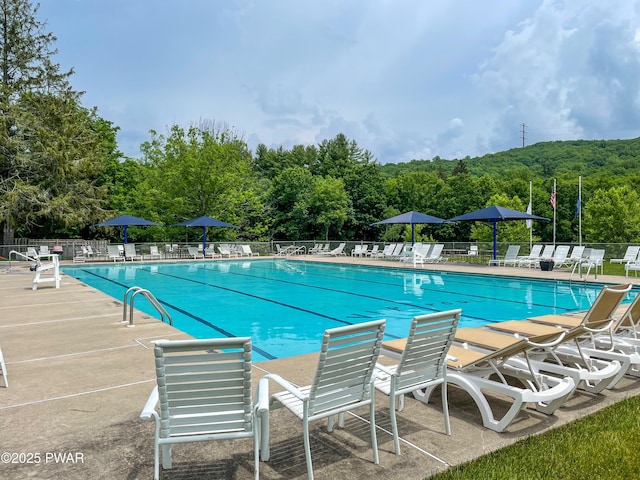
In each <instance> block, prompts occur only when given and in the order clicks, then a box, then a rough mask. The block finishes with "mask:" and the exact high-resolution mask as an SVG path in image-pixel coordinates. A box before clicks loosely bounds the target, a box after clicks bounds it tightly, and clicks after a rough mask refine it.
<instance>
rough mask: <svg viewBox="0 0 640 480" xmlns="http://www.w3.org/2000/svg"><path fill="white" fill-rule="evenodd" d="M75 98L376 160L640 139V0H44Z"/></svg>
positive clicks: (125, 137) (123, 112)
mask: <svg viewBox="0 0 640 480" xmlns="http://www.w3.org/2000/svg"><path fill="white" fill-rule="evenodd" d="M38 19H39V20H40V21H43V22H46V28H45V29H46V31H49V32H52V33H53V34H54V35H55V36H56V37H57V42H56V44H55V46H56V47H57V49H58V54H57V55H56V56H55V57H54V60H55V61H56V62H57V63H59V64H60V65H61V67H62V68H63V69H69V68H71V67H73V68H74V71H75V73H74V75H73V76H72V78H71V84H72V86H73V87H74V88H75V89H76V90H79V91H84V92H85V93H84V95H83V97H82V104H83V105H84V106H86V107H94V106H95V107H97V108H98V114H99V115H100V116H101V117H102V118H105V119H106V120H109V121H111V122H113V124H114V125H116V126H118V127H119V128H120V131H119V132H118V146H119V148H120V150H121V151H122V152H123V153H124V154H125V155H127V156H130V157H133V158H141V155H142V154H141V152H140V145H141V144H142V143H143V142H145V141H148V140H150V139H151V135H150V133H149V132H150V131H151V130H155V131H157V132H158V133H160V134H166V133H167V132H168V131H169V128H170V127H171V126H172V125H174V124H178V125H180V126H183V127H188V126H190V125H193V124H196V125H197V124H200V123H201V122H203V121H205V122H215V125H218V126H224V127H229V128H233V129H234V130H235V131H236V132H239V133H240V134H241V135H242V136H243V138H244V139H245V140H246V141H247V144H248V145H249V148H250V149H251V150H253V151H255V148H256V146H257V145H259V144H261V143H263V144H265V145H267V147H270V148H278V147H280V146H282V147H283V148H285V149H290V148H291V147H292V146H294V145H299V144H302V145H312V144H318V143H320V142H322V141H323V140H330V139H333V138H335V136H336V135H337V134H339V133H343V134H345V135H346V136H347V138H348V139H349V140H355V142H356V143H357V144H358V146H359V147H361V148H364V149H367V150H369V151H370V152H371V153H372V154H373V155H374V157H375V159H376V160H377V161H378V162H380V163H398V162H408V161H411V160H413V159H417V160H428V159H432V158H434V157H436V156H439V157H440V158H443V159H459V158H464V157H466V156H469V157H476V156H480V155H484V154H487V153H494V152H498V151H504V150H508V149H511V148H517V147H521V146H522V144H523V137H524V144H525V145H531V144H533V143H537V142H543V141H553V140H574V139H586V140H593V139H628V138H635V137H638V136H640V134H639V133H638V132H639V131H640V0H639V1H634V0H627V1H622V0H610V1H608V2H603V1H602V0H568V1H562V0H509V1H504V0H177V1H176V0H172V1H169V0H107V1H105V0H40V9H39V11H38Z"/></svg>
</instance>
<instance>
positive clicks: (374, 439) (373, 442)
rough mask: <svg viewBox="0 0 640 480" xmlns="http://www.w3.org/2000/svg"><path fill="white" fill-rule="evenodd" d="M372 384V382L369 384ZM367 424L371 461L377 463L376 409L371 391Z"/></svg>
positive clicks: (378, 459) (378, 460) (378, 461)
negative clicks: (369, 435)
mask: <svg viewBox="0 0 640 480" xmlns="http://www.w3.org/2000/svg"><path fill="white" fill-rule="evenodd" d="M371 385H372V386H373V384H371ZM369 412H370V413H369V420H370V423H369V426H370V427H371V448H372V449H373V463H375V464H376V465H378V464H379V463H380V458H379V457H378V437H377V436H376V409H375V402H374V397H373V391H372V392H371V403H370V404H369Z"/></svg>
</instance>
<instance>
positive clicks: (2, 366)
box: [0, 348, 9, 388]
mask: <svg viewBox="0 0 640 480" xmlns="http://www.w3.org/2000/svg"><path fill="white" fill-rule="evenodd" d="M0 370H2V379H3V380H4V386H5V388H8V387H9V380H7V365H6V364H5V363H4V357H3V356H2V349H1V348H0Z"/></svg>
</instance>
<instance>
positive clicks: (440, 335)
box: [396, 309, 462, 392]
mask: <svg viewBox="0 0 640 480" xmlns="http://www.w3.org/2000/svg"><path fill="white" fill-rule="evenodd" d="M461 314H462V310H459V309H458V310H451V311H447V312H438V313H432V314H427V315H420V316H417V317H414V318H413V321H412V322H411V327H410V329H409V336H408V337H407V343H406V345H405V348H404V351H403V352H402V357H401V359H400V363H399V364H398V367H397V368H396V390H397V391H398V392H399V391H401V390H404V389H407V388H408V389H410V388H411V387H413V386H415V385H418V384H423V383H425V382H429V381H431V380H433V379H436V378H438V377H441V376H442V375H443V372H444V369H445V368H446V359H447V352H448V351H449V347H451V344H452V343H453V339H454V337H455V333H456V329H457V328H458V323H459V322H460V315H461Z"/></svg>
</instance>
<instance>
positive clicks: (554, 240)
mask: <svg viewBox="0 0 640 480" xmlns="http://www.w3.org/2000/svg"><path fill="white" fill-rule="evenodd" d="M557 202H558V197H557V193H556V179H555V178H554V179H553V246H554V247H555V246H556V205H557Z"/></svg>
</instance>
